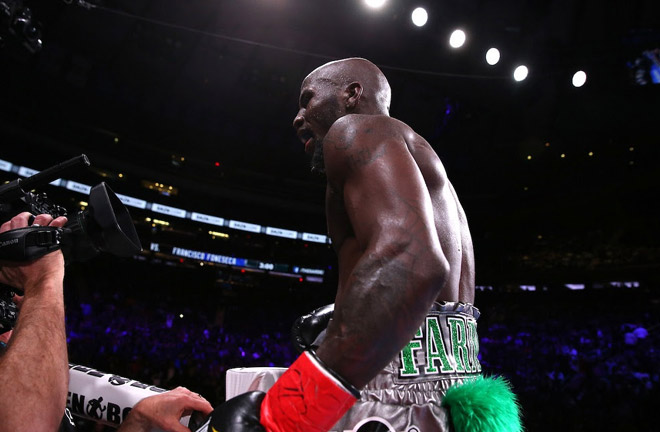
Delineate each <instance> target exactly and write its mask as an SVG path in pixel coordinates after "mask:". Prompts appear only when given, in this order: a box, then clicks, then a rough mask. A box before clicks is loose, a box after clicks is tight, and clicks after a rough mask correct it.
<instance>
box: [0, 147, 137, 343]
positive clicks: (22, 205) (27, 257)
mask: <svg viewBox="0 0 660 432" xmlns="http://www.w3.org/2000/svg"><path fill="white" fill-rule="evenodd" d="M80 166H89V160H88V159H87V156H85V155H84V154H83V155H80V156H78V157H75V158H73V159H70V160H68V161H65V162H63V163H61V164H58V165H56V166H54V167H51V168H48V169H46V170H44V171H42V172H40V173H38V174H35V175H33V176H31V177H28V178H26V179H20V178H19V179H16V180H13V181H11V182H9V183H6V184H4V185H2V186H0V223H4V222H6V221H8V220H10V219H11V218H12V217H14V216H16V215H17V214H19V213H22V212H29V213H31V214H33V215H38V214H43V213H47V214H50V215H51V216H53V218H56V217H59V216H67V218H68V221H67V223H66V225H64V227H62V228H57V227H49V226H44V227H42V226H28V227H24V228H19V229H14V230H9V231H5V232H3V233H0V262H1V261H5V262H21V261H31V260H34V259H37V258H39V257H41V256H43V255H46V254H48V253H50V252H52V251H55V250H58V249H61V250H62V253H63V254H64V261H65V263H66V264H69V263H71V262H75V261H85V260H88V259H90V258H92V257H93V256H95V255H97V254H98V253H100V252H107V253H110V254H112V255H116V256H120V257H131V256H133V255H135V254H136V253H138V252H140V251H141V250H142V246H141V244H140V240H139V238H138V235H137V232H136V231H135V227H134V225H133V221H132V219H131V216H130V214H129V213H128V210H127V209H126V207H125V206H124V205H123V203H122V202H121V200H120V199H119V198H118V197H117V195H115V193H114V192H113V191H112V189H110V187H108V185H106V184H105V183H99V184H98V185H96V186H94V187H92V189H91V191H90V194H89V199H88V200H89V205H88V207H87V209H85V210H82V211H79V212H77V213H75V214H73V215H68V214H67V211H66V209H65V208H63V207H61V206H59V205H56V204H54V203H52V202H51V201H50V200H49V199H48V197H47V196H46V194H45V193H35V192H32V191H31V190H32V189H34V188H36V187H39V186H41V185H44V184H47V183H49V182H51V181H53V180H55V179H57V178H59V177H60V176H61V175H62V174H63V173H64V172H66V171H69V170H71V169H75V168H78V167H80ZM10 290H13V288H11V287H8V288H7V289H5V290H4V291H6V292H5V293H4V295H3V292H2V291H3V290H2V289H0V334H1V333H4V332H5V331H8V330H10V329H11V328H12V327H13V322H12V319H13V320H14V322H15V319H16V317H17V314H16V310H15V305H13V302H12V301H11V296H9V297H7V292H9V291H10ZM12 305H13V306H12Z"/></svg>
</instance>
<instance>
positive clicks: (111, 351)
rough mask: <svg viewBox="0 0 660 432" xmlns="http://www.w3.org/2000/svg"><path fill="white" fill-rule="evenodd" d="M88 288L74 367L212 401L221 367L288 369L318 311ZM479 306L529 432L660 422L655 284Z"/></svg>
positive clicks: (489, 362)
mask: <svg viewBox="0 0 660 432" xmlns="http://www.w3.org/2000/svg"><path fill="white" fill-rule="evenodd" d="M110 280H112V278H110ZM99 284H100V285H101V287H102V286H103V285H104V284H108V281H105V282H103V281H99ZM90 288H91V287H89V286H88V287H86V288H82V289H81V287H80V284H76V286H75V287H73V288H71V289H69V288H68V287H67V288H66V289H67V291H66V292H67V294H66V296H67V298H66V304H67V310H66V312H67V336H68V343H69V352H70V361H71V362H73V363H77V364H82V365H86V366H91V367H94V368H96V369H99V370H101V371H104V372H111V373H114V374H118V375H122V376H125V377H127V378H131V379H135V380H138V381H142V382H144V383H148V384H154V385H157V386H160V387H162V388H166V389H170V388H174V387H176V386H178V385H183V386H186V387H188V388H189V389H191V390H193V391H195V392H199V393H201V394H202V395H204V396H205V397H206V398H207V399H208V400H209V401H210V402H211V403H212V404H213V405H216V404H218V403H220V402H222V401H224V390H225V381H224V379H225V374H226V371H227V370H228V369H230V368H234V367H249V366H288V365H289V364H290V363H291V362H292V361H293V360H294V358H295V356H296V354H295V351H294V349H293V347H292V345H291V343H290V328H291V325H292V324H293V321H294V320H295V318H296V317H297V316H298V315H301V314H303V313H305V312H308V311H309V310H311V309H313V308H314V307H316V306H321V305H322V304H317V305H314V306H311V307H309V308H308V309H305V310H300V307H302V306H300V305H299V302H296V301H294V300H292V299H291V298H287V297H286V293H281V294H282V295H281V296H280V297H279V298H280V299H279V301H272V300H269V299H266V300H264V299H258V298H254V299H253V301H252V302H250V301H247V300H246V299H249V296H248V297H245V298H243V300H241V301H235V302H233V303H227V302H226V301H224V300H223V299H221V298H219V297H216V295H217V293H216V294H214V293H207V295H206V296H202V297H199V298H198V300H197V301H198V302H199V307H196V306H195V302H194V301H191V300H190V299H188V301H183V300H182V298H181V296H180V295H178V294H177V293H176V292H175V293H167V292H166V290H165V289H163V290H162V291H161V292H160V293H154V292H153V289H152V290H151V293H149V292H147V291H145V290H141V289H139V288H137V287H135V286H132V285H131V286H119V285H115V286H113V287H112V289H109V288H108V287H105V288H103V289H98V288H100V287H99V286H95V289H90ZM653 288H655V289H656V290H655V291H654V289H653ZM309 289H313V288H312V287H309ZM195 296H196V295H195ZM195 296H193V297H195ZM214 302H215V303H217V305H216V307H209V306H210V304H213V303H214ZM476 304H477V306H478V307H479V308H480V309H481V312H482V316H481V318H480V319H479V322H478V326H479V337H480V345H481V346H480V350H481V354H480V357H481V362H482V365H483V369H484V371H485V373H486V374H489V375H502V376H504V377H507V378H508V379H509V380H510V381H511V382H512V384H513V386H514V390H515V392H516V393H517V394H518V395H519V398H520V403H521V405H522V408H523V415H524V424H525V427H526V429H527V430H528V431H551V430H552V431H556V430H565V431H596V430H598V431H603V430H617V431H638V430H654V429H656V428H657V424H660V423H659V422H660V414H658V410H657V409H655V408H654V407H655V404H656V402H657V400H660V338H658V336H657V334H658V332H659V331H660V329H659V326H660V324H659V320H658V318H657V317H658V316H660V314H659V312H660V293H659V292H657V287H648V286H642V287H640V288H632V289H630V288H608V289H602V290H594V289H592V290H589V289H587V290H584V291H577V292H576V291H569V290H565V291H553V292H519V293H497V292H479V293H478V294H477V300H476ZM82 426H83V427H84V424H83V425H82ZM90 427H91V426H90ZM90 430H92V429H90ZM94 430H97V431H98V430H100V428H99V427H97V428H96V429H94Z"/></svg>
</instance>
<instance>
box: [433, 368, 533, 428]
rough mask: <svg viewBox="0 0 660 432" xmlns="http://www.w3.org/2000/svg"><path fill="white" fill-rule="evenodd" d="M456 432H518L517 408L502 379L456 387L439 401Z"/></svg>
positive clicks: (480, 378) (495, 378) (507, 384)
mask: <svg viewBox="0 0 660 432" xmlns="http://www.w3.org/2000/svg"><path fill="white" fill-rule="evenodd" d="M442 406H444V407H445V408H448V409H449V412H450V416H451V419H452V422H453V424H454V429H455V430H456V432H521V431H522V430H523V427H522V423H521V421H520V406H519V405H518V401H517V400H516V395H515V394H514V393H513V391H512V390H511V384H509V382H508V381H507V380H505V379H504V378H502V377H490V378H483V377H479V378H477V379H475V380H472V381H467V382H464V383H463V384H459V385H455V386H453V387H451V388H449V390H447V394H446V395H445V398H444V399H443V401H442Z"/></svg>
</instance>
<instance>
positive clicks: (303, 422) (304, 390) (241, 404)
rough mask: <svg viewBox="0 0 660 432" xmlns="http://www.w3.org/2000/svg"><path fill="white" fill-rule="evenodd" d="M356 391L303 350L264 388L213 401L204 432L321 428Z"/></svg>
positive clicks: (348, 403) (336, 417) (336, 416)
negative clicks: (212, 408)
mask: <svg viewBox="0 0 660 432" xmlns="http://www.w3.org/2000/svg"><path fill="white" fill-rule="evenodd" d="M359 397H360V392H359V391H358V390H357V389H356V388H355V387H353V386H352V385H351V384H350V383H348V382H347V381H346V380H344V379H343V378H342V377H340V376H339V375H337V374H336V373H335V372H333V371H332V370H331V369H330V368H328V367H327V366H325V365H324V364H323V362H322V361H321V360H320V359H319V358H318V357H317V356H316V354H315V353H314V352H313V351H305V352H304V353H302V354H301V355H300V357H298V359H297V360H296V361H295V362H294V363H293V364H292V365H291V366H290V367H289V369H288V370H287V371H286V372H285V373H284V374H283V375H282V376H281V377H280V378H279V379H278V380H277V382H275V385H273V387H272V388H271V389H270V390H268V393H263V392H248V393H244V394H242V395H239V396H236V397H235V398H232V399H230V400H228V401H227V402H225V403H224V404H222V405H220V406H218V407H217V408H216V409H215V411H213V413H212V414H211V420H210V422H209V428H208V432H264V431H266V432H298V431H300V432H302V431H305V432H326V431H328V430H330V428H331V427H332V426H333V425H334V424H335V423H337V421H339V419H340V418H341V417H342V416H343V415H344V414H345V413H346V411H348V410H349V409H350V408H351V406H353V404H354V403H355V401H356V400H357V398H359Z"/></svg>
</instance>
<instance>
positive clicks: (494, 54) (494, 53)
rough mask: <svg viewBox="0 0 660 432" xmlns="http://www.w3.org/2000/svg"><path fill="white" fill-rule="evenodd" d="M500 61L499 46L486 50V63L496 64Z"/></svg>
mask: <svg viewBox="0 0 660 432" xmlns="http://www.w3.org/2000/svg"><path fill="white" fill-rule="evenodd" d="M499 61H500V50H498V49H497V48H491V49H489V50H488V51H486V63H488V64H489V65H491V66H494V65H496V64H497V63H498V62H499Z"/></svg>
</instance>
